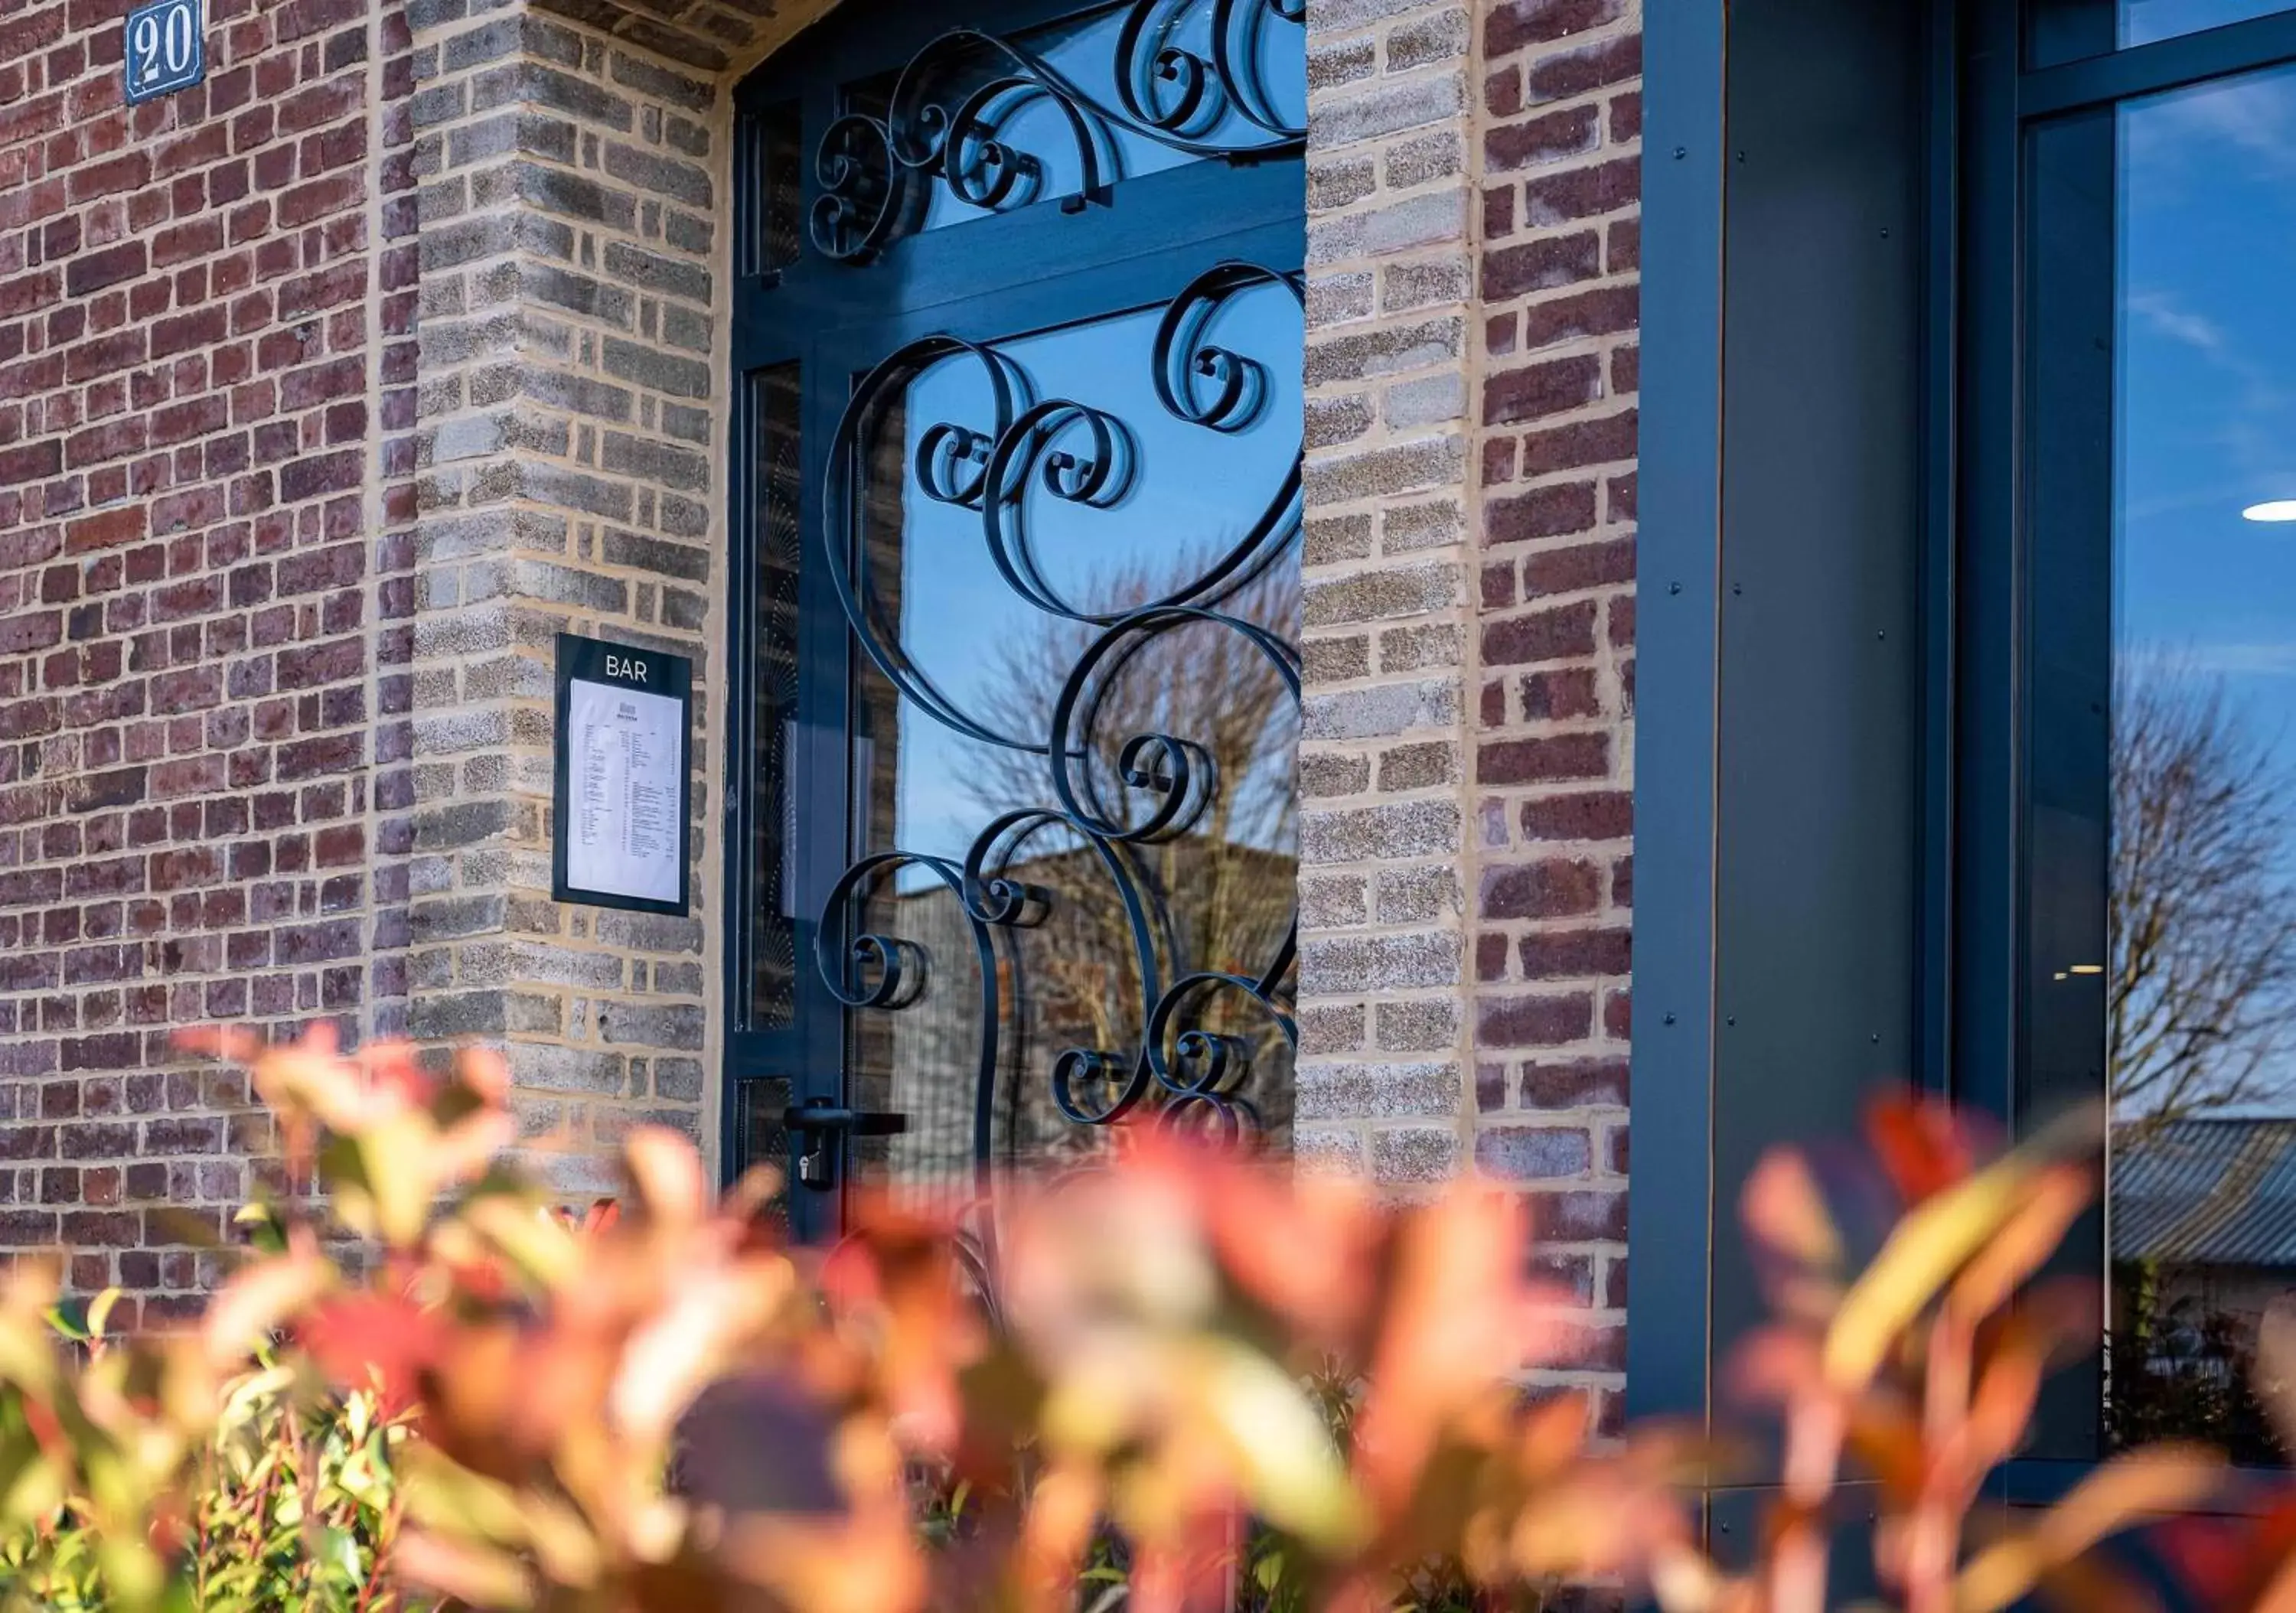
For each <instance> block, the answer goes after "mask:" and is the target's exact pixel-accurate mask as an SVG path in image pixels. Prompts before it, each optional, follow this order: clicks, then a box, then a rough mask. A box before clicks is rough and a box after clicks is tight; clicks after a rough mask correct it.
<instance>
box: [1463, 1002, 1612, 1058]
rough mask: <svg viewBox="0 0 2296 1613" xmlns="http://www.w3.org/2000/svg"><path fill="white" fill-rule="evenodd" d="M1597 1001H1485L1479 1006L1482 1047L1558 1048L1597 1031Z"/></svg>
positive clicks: (1477, 1027) (1478, 1034)
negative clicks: (1595, 1028) (1594, 1029)
mask: <svg viewBox="0 0 2296 1613" xmlns="http://www.w3.org/2000/svg"><path fill="white" fill-rule="evenodd" d="M1594 1020H1595V1001H1594V999H1593V998H1592V997H1590V996H1588V995H1587V994H1586V993H1585V992H1568V993H1548V994H1544V995H1533V996H1521V997H1483V998H1480V999H1479V1000H1478V1001H1477V1002H1476V1003H1475V1044H1476V1045H1477V1046H1479V1047H1555V1046H1560V1045H1562V1044H1564V1043H1568V1042H1577V1041H1580V1040H1583V1039H1584V1038H1585V1037H1586V1036H1587V1034H1588V1033H1589V1032H1590V1031H1591V1030H1592V1029H1593V1028H1594Z"/></svg>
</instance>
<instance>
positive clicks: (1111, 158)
mask: <svg viewBox="0 0 2296 1613" xmlns="http://www.w3.org/2000/svg"><path fill="white" fill-rule="evenodd" d="M1132 9H1133V7H1132V6H1131V5H1129V4H1126V5H1119V6H1115V7H1111V8H1107V9H1103V10H1101V11H1097V12H1090V13H1087V14H1086V15H1084V16H1082V17H1072V18H1069V19H1065V20H1062V21H1060V22H1056V23H1054V24H1052V25H1050V26H1048V27H1046V28H1042V29H1034V30H1032V31H1030V32H1029V33H1026V34H1023V35H1021V36H1020V37H1019V38H1018V39H1017V40H1016V41H1015V43H1017V44H1018V45H1021V47H1022V48H1024V49H1025V50H1027V51H1028V52H1029V53H1031V54H1032V55H1034V56H1036V57H1037V59H1038V60H1040V61H1043V62H1045V63H1046V65H1047V66H1048V67H1050V68H1051V69H1052V70H1054V72H1056V73H1058V74H1059V75H1060V76H1061V77H1062V78H1064V79H1066V80H1067V81H1068V82H1069V83H1070V85H1072V86H1075V87H1076V88H1077V89H1078V91H1080V92H1082V93H1083V94H1085V95H1086V96H1087V98H1089V99H1090V100H1091V101H1093V102H1097V103H1098V104H1099V105H1101V106H1103V107H1106V108H1108V109H1110V110H1111V111H1114V110H1117V109H1119V108H1121V107H1122V105H1123V101H1122V99H1121V96H1120V94H1119V88H1118V85H1117V72H1118V61H1117V58H1116V51H1117V45H1118V42H1119V35H1120V32H1121V29H1122V27H1123V24H1124V20H1125V18H1126V16H1127V14H1128V12H1131V11H1132ZM1215 9H1216V8H1215V5H1214V3H1213V0H1189V3H1188V4H1167V5H1166V6H1165V7H1164V8H1162V10H1161V11H1160V12H1159V18H1160V26H1158V27H1157V28H1156V29H1153V30H1152V32H1151V34H1150V35H1149V37H1152V38H1154V39H1159V40H1161V41H1162V42H1163V43H1164V44H1165V45H1167V46H1168V47H1169V48H1171V49H1173V50H1176V51H1181V52H1185V53H1190V54H1193V55H1194V56H1196V57H1197V58H1199V59H1200V60H1207V61H1208V60H1210V57H1211V54H1212V20H1213V15H1214V12H1215ZM1255 17H1257V18H1258V25H1257V26H1256V27H1255V26H1254V23H1253V19H1254V18H1255ZM960 20H962V19H961V18H958V17H952V18H951V23H952V25H954V24H955V22H957V21H960ZM1300 37H1301V29H1300V25H1299V24H1297V23H1292V22H1286V21H1284V20H1283V19H1281V18H1280V17H1277V16H1275V15H1274V14H1273V12H1270V11H1268V10H1267V9H1265V7H1264V6H1255V5H1252V4H1243V5H1238V6H1236V7H1235V20H1234V21H1233V22H1232V23H1231V28H1230V38H1231V45H1230V48H1231V50H1232V51H1233V52H1234V53H1235V54H1234V56H1233V57H1232V60H1234V61H1237V62H1238V64H1239V68H1240V69H1241V68H1242V64H1244V63H1245V62H1249V64H1250V67H1251V73H1252V75H1253V78H1254V82H1255V83H1256V85H1257V86H1258V87H1259V90H1260V91H1261V92H1263V93H1264V95H1265V100H1266V102H1267V104H1266V105H1265V107H1263V108H1262V109H1261V110H1262V111H1265V112H1268V113H1272V114H1273V115H1274V119H1273V120H1274V121H1276V122H1278V123H1281V124H1283V125H1286V126H1288V127H1293V128H1304V127H1307V122H1308V57H1307V53H1306V52H1305V51H1303V50H1302V49H1301V48H1300ZM1168 82H1169V81H1168ZM1187 133H1188V135H1190V137H1191V138H1193V139H1195V140H1197V141H1201V142H1205V143H1211V144H1216V145H1220V146H1236V147H1251V146H1255V145H1262V144H1266V143H1271V142H1273V141H1275V140H1276V139H1277V138H1278V136H1277V135H1273V134H1270V133H1269V132H1267V130H1266V129H1264V128H1261V127H1259V126H1257V125H1255V124H1254V123H1253V122H1252V121H1251V119H1249V118H1247V117H1246V116H1244V115H1243V113H1242V112H1241V111H1238V110H1236V108H1235V106H1234V103H1233V102H1230V103H1228V104H1227V105H1226V108H1225V109H1224V110H1223V111H1220V112H1219V113H1218V115H1217V116H1210V115H1208V116H1207V117H1206V118H1205V119H1204V120H1203V121H1202V122H1201V123H1200V124H1195V125H1192V126H1190V127H1189V128H1188V129H1187ZM1099 135H1100V137H1101V140H1102V144H1101V146H1100V149H1099V151H1098V152H1097V159H1096V160H1097V161H1098V163H1099V165H1100V173H1101V178H1102V181H1103V183H1113V182H1114V181H1116V180H1119V179H1137V178H1139V177H1141V176H1144V175H1147V174H1160V173H1162V172H1163V171H1165V170H1166V169H1167V168H1179V167H1182V166H1184V165H1185V164H1187V163H1191V162H1199V161H1201V160H1203V159H1202V158H1200V157H1197V156H1194V155H1193V154H1192V153H1190V152H1187V151H1181V150H1178V149H1176V148H1175V147H1173V146H1170V145H1167V144H1165V143H1162V142H1161V141H1159V140H1157V139H1155V138H1154V137H1153V136H1152V135H1144V134H1140V133H1137V132H1136V131H1134V130H1132V129H1128V128H1125V127H1121V126H1120V125H1117V124H1113V123H1111V125H1110V127H1107V128H1105V129H1103V130H1101V131H1099ZM997 138H998V139H999V141H1000V142H1002V143H1005V144H1006V145H1008V146H1010V147H1012V148H1013V150H1015V151H1023V152H1026V153H1027V154H1028V155H1029V156H1030V157H1031V158H1033V159H1035V160H1037V162H1038V163H1039V164H1040V165H1042V173H1041V176H1040V177H1039V178H1038V180H1037V189H1036V192H1035V195H1036V198H1037V200H1039V201H1045V200H1050V199H1053V198H1055V197H1062V196H1073V195H1076V194H1078V193H1079V192H1081V191H1082V190H1083V189H1084V180H1085V169H1084V164H1083V161H1082V160H1081V159H1080V158H1079V156H1078V151H1077V136H1076V133H1075V131H1074V129H1073V128H1072V127H1071V126H1070V122H1069V119H1068V118H1067V116H1066V115H1065V114H1064V113H1063V112H1062V111H1061V109H1060V108H1059V107H1058V106H1057V105H1056V104H1055V103H1054V102H1051V101H1050V100H1048V99H1046V98H1042V97H1037V98H1034V99H1030V100H1028V101H1026V102H1023V103H1021V104H1017V105H1016V106H1015V107H1014V108H1013V112H1012V115H1011V117H1010V118H1009V119H1006V120H1005V121H1004V122H1003V123H1002V124H1001V125H1000V127H998V130H997ZM986 213H987V209H981V208H976V207H974V206H972V205H971V204H970V203H968V202H965V201H960V200H959V199H958V198H957V197H956V196H955V194H953V193H952V192H950V191H949V189H948V187H947V185H940V184H937V185H935V186H933V187H932V195H931V201H930V202H929V203H928V204H927V207H926V211H925V217H924V220H923V224H922V227H923V228H925V229H928V230H936V229H941V228H944V227H945V226H947V225H953V224H962V223H964V222H965V221H967V220H969V219H973V218H980V217H985V216H986Z"/></svg>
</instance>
